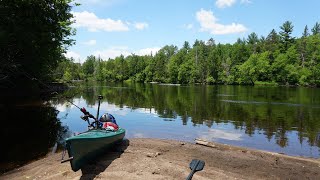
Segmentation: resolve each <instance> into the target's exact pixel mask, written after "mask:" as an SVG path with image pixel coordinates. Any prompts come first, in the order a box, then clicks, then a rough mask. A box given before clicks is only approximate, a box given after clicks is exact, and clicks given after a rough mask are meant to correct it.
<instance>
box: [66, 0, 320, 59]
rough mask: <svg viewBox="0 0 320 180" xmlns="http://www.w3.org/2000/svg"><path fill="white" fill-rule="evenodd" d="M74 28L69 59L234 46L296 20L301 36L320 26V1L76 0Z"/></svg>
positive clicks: (73, 10)
mask: <svg viewBox="0 0 320 180" xmlns="http://www.w3.org/2000/svg"><path fill="white" fill-rule="evenodd" d="M74 2H77V3H80V4H81V5H80V6H73V7H72V14H73V16H74V18H73V20H74V21H75V23H74V24H73V25H72V27H73V28H75V29H76V35H74V36H72V37H71V38H72V39H74V40H75V45H72V46H71V47H69V48H68V50H67V53H66V56H67V57H73V58H74V59H75V61H76V62H81V63H82V62H84V61H85V59H86V57H87V56H90V55H95V56H97V57H101V58H102V59H103V60H107V59H108V58H115V57H117V56H120V55H121V54H122V55H124V56H128V55H131V54H136V55H146V54H151V53H152V54H155V53H156V52H157V51H158V50H159V49H160V48H162V47H164V46H165V45H174V46H177V47H178V48H181V47H182V45H183V43H184V42H185V41H188V42H189V44H190V46H192V45H193V44H194V42H195V40H202V41H207V40H209V39H210V38H213V39H214V40H215V42H216V43H222V44H226V43H231V44H232V43H234V42H235V41H236V40H237V39H238V38H247V37H248V35H249V34H250V33H252V32H255V33H256V34H258V36H259V37H261V36H264V37H266V36H267V35H268V34H269V33H270V31H271V30H272V29H275V30H276V31H277V32H279V31H281V29H280V26H281V25H282V24H283V23H284V22H285V21H290V22H292V24H293V26H294V28H293V33H292V36H294V37H301V34H302V32H303V30H304V27H305V26H306V25H307V26H308V28H309V31H310V30H311V28H312V27H313V26H314V25H315V23H316V22H320V13H319V7H320V0H75V1H74Z"/></svg>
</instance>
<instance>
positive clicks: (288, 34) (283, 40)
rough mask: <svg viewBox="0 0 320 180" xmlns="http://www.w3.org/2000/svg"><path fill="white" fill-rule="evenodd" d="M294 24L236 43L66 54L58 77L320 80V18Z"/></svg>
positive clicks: (289, 82)
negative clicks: (300, 26) (112, 54)
mask: <svg viewBox="0 0 320 180" xmlns="http://www.w3.org/2000/svg"><path fill="white" fill-rule="evenodd" d="M293 28H294V26H293V24H292V22H290V21H286V22H284V23H283V24H282V26H280V31H279V32H277V31H276V30H275V29H272V30H271V32H270V33H269V34H268V35H267V36H266V37H264V36H260V37H259V36H258V34H256V33H254V32H253V33H251V34H249V35H248V37H247V38H243V39H240V38H238V40H237V41H236V42H235V43H234V44H220V43H218V44H216V43H215V41H214V39H213V38H211V39H209V40H208V41H207V42H204V41H201V40H196V41H195V42H194V44H193V45H192V47H191V46H190V44H189V42H184V44H183V46H182V48H181V49H178V47H177V46H174V45H170V46H169V45H167V46H164V47H163V48H162V49H160V50H159V51H158V52H157V53H156V54H155V55H145V56H138V55H135V54H132V55H129V56H127V57H124V56H122V55H121V56H119V57H116V58H115V59H108V60H102V59H101V58H100V57H95V56H88V57H87V59H86V61H85V62H84V63H83V64H79V63H75V62H74V60H73V59H66V60H64V61H63V62H62V63H60V65H59V67H58V68H57V70H56V76H55V78H56V79H59V80H64V81H71V80H89V79H93V80H97V81H104V80H107V81H124V80H131V81H135V82H160V83H178V84H192V83H201V84H246V85H254V84H279V85H300V86H319V85H320V24H319V23H318V22H317V23H316V24H315V25H314V26H313V27H312V28H311V30H309V28H308V26H305V28H304V31H303V33H302V35H301V37H293V36H292V32H293Z"/></svg>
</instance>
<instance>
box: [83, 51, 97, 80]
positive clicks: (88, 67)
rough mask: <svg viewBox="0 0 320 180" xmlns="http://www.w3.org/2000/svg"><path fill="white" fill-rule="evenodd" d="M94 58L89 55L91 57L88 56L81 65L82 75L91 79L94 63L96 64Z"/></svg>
mask: <svg viewBox="0 0 320 180" xmlns="http://www.w3.org/2000/svg"><path fill="white" fill-rule="evenodd" d="M96 61H97V60H96V57H95V56H93V55H91V56H88V57H87V59H86V61H85V62H84V63H83V65H82V66H83V72H84V74H85V75H86V77H87V78H88V77H91V76H93V73H94V70H95V68H94V66H95V63H96Z"/></svg>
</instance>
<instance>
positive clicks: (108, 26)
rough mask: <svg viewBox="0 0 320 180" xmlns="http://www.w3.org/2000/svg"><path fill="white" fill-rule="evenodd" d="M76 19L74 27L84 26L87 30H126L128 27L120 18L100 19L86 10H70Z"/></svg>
mask: <svg viewBox="0 0 320 180" xmlns="http://www.w3.org/2000/svg"><path fill="white" fill-rule="evenodd" d="M72 13H73V15H74V20H75V21H76V22H75V24H74V27H84V28H87V29H88V30H89V31H92V32H95V31H99V30H102V31H108V32H111V31H128V30H129V27H128V26H127V24H126V23H124V22H122V21H121V20H113V19H110V18H107V19H100V18H98V17H97V16H96V15H95V14H94V13H90V12H87V11H83V12H72Z"/></svg>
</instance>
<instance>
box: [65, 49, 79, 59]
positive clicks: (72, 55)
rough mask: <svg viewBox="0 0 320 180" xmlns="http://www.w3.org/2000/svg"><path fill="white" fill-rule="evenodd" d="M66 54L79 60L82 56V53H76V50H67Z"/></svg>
mask: <svg viewBox="0 0 320 180" xmlns="http://www.w3.org/2000/svg"><path fill="white" fill-rule="evenodd" d="M65 56H66V57H67V58H73V59H75V60H77V59H79V58H80V57H81V56H80V54H78V53H76V52H74V51H67V53H66V54H65Z"/></svg>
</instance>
